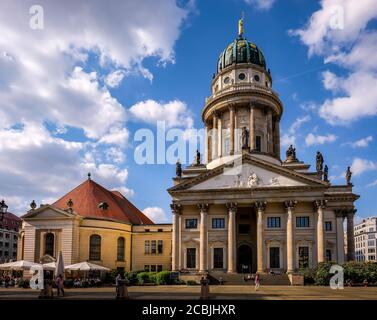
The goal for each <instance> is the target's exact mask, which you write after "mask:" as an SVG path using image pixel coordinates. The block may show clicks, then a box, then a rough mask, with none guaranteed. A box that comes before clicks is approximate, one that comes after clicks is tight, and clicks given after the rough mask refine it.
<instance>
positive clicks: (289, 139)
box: [280, 115, 311, 147]
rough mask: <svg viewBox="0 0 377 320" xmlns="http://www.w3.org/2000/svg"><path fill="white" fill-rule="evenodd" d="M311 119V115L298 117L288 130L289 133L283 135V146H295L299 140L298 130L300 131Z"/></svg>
mask: <svg viewBox="0 0 377 320" xmlns="http://www.w3.org/2000/svg"><path fill="white" fill-rule="evenodd" d="M310 119H311V118H310V116H309V115H305V116H302V117H298V118H297V119H296V120H295V121H294V122H293V123H292V124H291V126H290V127H289V128H288V131H287V132H288V133H285V134H283V135H282V137H281V139H280V140H281V141H280V143H281V145H282V146H285V147H286V146H289V145H295V143H296V140H297V136H296V133H297V130H299V129H300V128H301V126H302V125H303V124H304V123H306V122H309V121H310Z"/></svg>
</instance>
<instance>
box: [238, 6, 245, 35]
mask: <svg viewBox="0 0 377 320" xmlns="http://www.w3.org/2000/svg"><path fill="white" fill-rule="evenodd" d="M243 17H244V13H243V12H242V18H241V19H240V20H238V37H239V38H242V36H243V31H244V29H243Z"/></svg>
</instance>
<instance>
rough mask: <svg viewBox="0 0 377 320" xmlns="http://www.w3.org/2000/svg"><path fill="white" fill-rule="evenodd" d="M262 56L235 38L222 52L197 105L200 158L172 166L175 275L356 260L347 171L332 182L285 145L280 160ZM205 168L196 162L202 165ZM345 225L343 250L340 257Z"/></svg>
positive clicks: (275, 105)
mask: <svg viewBox="0 0 377 320" xmlns="http://www.w3.org/2000/svg"><path fill="white" fill-rule="evenodd" d="M272 83H273V81H272V76H271V72H270V70H269V69H268V68H267V67H266V60H265V57H264V55H263V53H262V50H261V49H260V48H259V47H258V46H257V45H256V44H254V43H252V42H250V41H248V40H247V39H246V38H245V37H244V30H243V20H240V22H239V32H238V37H237V38H236V39H235V40H234V41H233V42H232V43H230V44H229V45H228V46H226V48H225V49H224V50H223V51H222V52H221V53H220V56H219V59H218V61H217V69H216V73H215V74H214V77H213V79H212V83H211V88H212V89H211V95H210V97H208V98H207V99H206V100H205V104H204V107H203V109H202V121H203V123H204V126H205V129H206V138H205V141H206V146H205V157H204V158H205V159H204V161H202V160H201V155H200V154H199V153H197V157H196V160H195V162H194V163H193V164H192V165H189V166H187V167H186V168H184V169H182V167H181V164H180V163H177V170H176V177H174V178H173V186H172V187H171V188H169V189H168V192H169V194H170V195H171V197H172V204H171V209H172V214H173V234H172V239H173V241H172V269H173V270H175V271H179V272H180V273H181V275H182V276H184V275H187V276H190V275H194V276H195V275H202V274H210V275H211V276H213V277H219V276H221V277H224V279H225V277H226V276H227V275H228V274H237V273H244V272H247V273H250V272H252V273H255V272H258V273H261V274H269V273H274V274H282V275H285V276H286V277H287V278H289V279H290V280H291V281H293V280H292V279H293V276H294V275H295V273H296V272H297V271H298V270H299V269H304V268H308V267H314V266H315V265H317V264H318V263H320V262H324V261H336V262H338V263H343V262H345V261H346V260H353V259H354V242H353V241H354V237H353V235H352V234H353V217H354V213H355V211H356V210H355V206H354V202H355V200H357V199H358V198H359V196H358V195H356V194H354V193H353V191H352V187H353V185H352V183H351V172H350V171H349V170H348V171H347V177H346V181H345V182H346V183H345V184H344V185H333V184H332V183H331V182H330V181H329V179H328V167H327V165H325V162H324V157H323V155H322V154H321V153H320V152H318V153H317V155H316V156H315V162H316V168H315V169H314V170H310V165H308V164H305V163H304V162H302V161H300V160H299V159H298V155H297V154H296V150H295V148H294V147H293V146H290V147H289V148H288V150H287V151H286V154H285V155H284V156H285V158H282V155H281V154H280V120H281V117H282V115H283V110H284V107H283V104H282V102H281V100H280V99H279V95H278V94H277V93H276V92H275V91H274V90H273V89H272ZM202 162H203V163H205V164H203V163H202ZM345 220H346V230H347V233H348V237H347V252H345V251H344V248H345V244H344V230H343V229H344V227H343V225H344V221H345Z"/></svg>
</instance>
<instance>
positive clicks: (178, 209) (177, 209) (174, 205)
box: [170, 202, 182, 214]
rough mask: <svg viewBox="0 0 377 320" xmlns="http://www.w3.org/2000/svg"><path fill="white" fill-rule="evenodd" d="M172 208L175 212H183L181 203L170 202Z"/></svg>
mask: <svg viewBox="0 0 377 320" xmlns="http://www.w3.org/2000/svg"><path fill="white" fill-rule="evenodd" d="M170 208H171V211H172V213H173V214H181V210H182V205H181V204H180V203H176V202H173V203H172V204H170Z"/></svg>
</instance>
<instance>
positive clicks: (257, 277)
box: [254, 273, 260, 291]
mask: <svg viewBox="0 0 377 320" xmlns="http://www.w3.org/2000/svg"><path fill="white" fill-rule="evenodd" d="M254 282H255V291H258V289H259V287H260V279H259V274H258V273H257V274H256V275H255V279H254Z"/></svg>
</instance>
